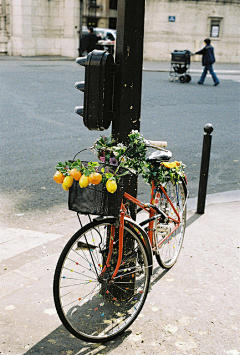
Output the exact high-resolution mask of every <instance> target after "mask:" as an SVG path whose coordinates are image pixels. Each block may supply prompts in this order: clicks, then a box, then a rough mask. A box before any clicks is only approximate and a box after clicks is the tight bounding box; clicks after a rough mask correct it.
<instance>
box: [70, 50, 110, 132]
mask: <svg viewBox="0 0 240 355" xmlns="http://www.w3.org/2000/svg"><path fill="white" fill-rule="evenodd" d="M76 63H78V64H80V65H82V66H84V67H85V82H77V83H75V87H76V88H77V89H79V90H81V91H83V92H84V103H83V106H77V107H75V112H76V113H77V114H78V115H80V116H82V117H83V123H84V125H85V126H86V127H87V128H88V129H89V130H97V131H103V130H104V129H108V127H109V126H110V124H111V121H112V116H113V93H114V90H113V87H114V69H115V64H114V59H113V55H112V54H110V53H108V52H107V51H100V50H93V51H92V52H90V53H89V54H88V55H87V57H79V58H77V59H76Z"/></svg>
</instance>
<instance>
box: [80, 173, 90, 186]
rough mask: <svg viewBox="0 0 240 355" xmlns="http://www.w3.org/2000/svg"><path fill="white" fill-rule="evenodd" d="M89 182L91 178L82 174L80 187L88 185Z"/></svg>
mask: <svg viewBox="0 0 240 355" xmlns="http://www.w3.org/2000/svg"><path fill="white" fill-rule="evenodd" d="M88 184H89V178H88V176H86V175H84V174H83V175H82V176H81V178H80V180H79V186H80V187H87V186H88Z"/></svg>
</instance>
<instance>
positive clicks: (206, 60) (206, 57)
mask: <svg viewBox="0 0 240 355" xmlns="http://www.w3.org/2000/svg"><path fill="white" fill-rule="evenodd" d="M204 43H205V47H203V49H201V50H200V51H198V52H196V53H195V54H202V65H203V66H204V69H203V73H202V76H201V78H200V79H199V81H198V84H201V85H202V84H203V83H204V80H205V78H206V75H207V72H208V71H209V73H210V74H211V75H212V79H213V81H214V86H217V85H218V84H220V83H219V80H218V78H217V75H216V74H215V73H214V71H213V66H212V65H213V63H214V62H215V56H214V50H213V47H212V46H211V41H210V39H209V38H206V39H205V40H204Z"/></svg>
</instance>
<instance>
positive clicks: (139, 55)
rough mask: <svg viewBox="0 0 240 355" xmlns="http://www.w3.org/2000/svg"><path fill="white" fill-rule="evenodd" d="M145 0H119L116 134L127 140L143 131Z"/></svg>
mask: <svg viewBox="0 0 240 355" xmlns="http://www.w3.org/2000/svg"><path fill="white" fill-rule="evenodd" d="M144 11H145V0H138V1H136V0H119V1H118V16H117V39H116V56H115V58H116V59H115V62H116V64H117V73H116V75H115V93H114V111H115V112H116V119H115V120H114V121H113V123H112V134H113V137H114V138H115V139H116V140H117V141H120V142H126V140H127V136H128V134H129V133H130V132H131V130H132V129H134V130H140V112H141V90H142V63H143V34H144Z"/></svg>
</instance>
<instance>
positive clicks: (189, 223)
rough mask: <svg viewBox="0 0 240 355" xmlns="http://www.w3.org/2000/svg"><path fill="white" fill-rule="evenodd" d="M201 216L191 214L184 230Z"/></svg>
mask: <svg viewBox="0 0 240 355" xmlns="http://www.w3.org/2000/svg"><path fill="white" fill-rule="evenodd" d="M201 216H202V214H197V213H195V214H193V215H192V216H191V217H190V218H188V219H187V223H186V228H187V227H189V226H190V225H191V224H192V223H194V222H195V221H196V220H197V219H198V218H199V217H201Z"/></svg>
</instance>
